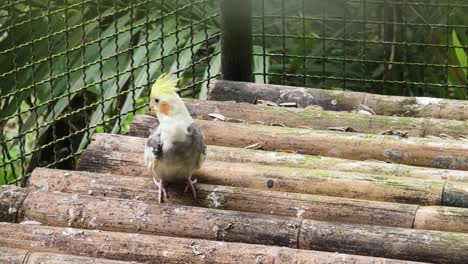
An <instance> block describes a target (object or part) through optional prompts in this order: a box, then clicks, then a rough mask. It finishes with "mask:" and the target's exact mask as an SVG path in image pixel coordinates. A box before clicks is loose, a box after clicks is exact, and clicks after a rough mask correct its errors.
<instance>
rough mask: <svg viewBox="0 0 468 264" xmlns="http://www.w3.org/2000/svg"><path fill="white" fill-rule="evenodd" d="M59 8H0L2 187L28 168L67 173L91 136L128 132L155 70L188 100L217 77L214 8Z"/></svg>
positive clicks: (60, 4) (76, 1)
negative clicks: (174, 76)
mask: <svg viewBox="0 0 468 264" xmlns="http://www.w3.org/2000/svg"><path fill="white" fill-rule="evenodd" d="M11 3H13V1H12V2H11ZM66 3H67V4H66ZM66 3H65V2H64V1H62V0H36V1H31V0H29V1H23V2H18V3H15V5H14V6H13V5H11V4H10V3H9V2H7V3H5V4H3V3H2V4H1V5H0V15H1V17H0V23H1V25H0V60H1V61H2V64H0V83H2V84H3V86H2V88H1V89H0V102H1V105H0V128H1V133H0V134H1V135H2V138H1V143H2V151H1V153H0V164H3V165H0V179H1V181H0V183H4V182H5V181H6V182H10V183H11V182H14V179H15V178H18V177H20V176H24V175H26V174H27V173H28V172H29V171H30V169H31V168H32V167H33V166H36V165H39V166H45V165H47V166H55V167H59V168H60V167H62V168H71V167H73V166H74V165H75V161H76V160H75V159H76V158H75V157H76V156H77V154H79V153H81V152H82V151H83V149H84V148H85V147H86V145H87V144H88V143H89V141H90V139H91V136H92V134H93V133H95V132H96V131H97V132H112V133H125V132H126V131H128V127H129V124H130V121H131V118H132V116H133V115H134V114H136V113H142V112H143V111H144V109H145V107H146V106H147V104H148V96H147V95H148V90H149V89H148V87H149V86H150V84H151V83H152V81H153V80H154V79H156V78H157V77H158V75H159V74H161V73H162V72H163V71H169V70H171V71H177V70H179V74H180V76H181V82H180V85H181V87H186V91H185V93H186V95H188V96H194V95H197V94H199V91H200V89H201V88H203V89H204V91H206V88H204V86H206V85H207V82H206V83H204V86H202V85H195V86H193V87H192V86H190V87H189V85H191V84H192V82H198V83H201V81H206V80H207V78H214V77H215V76H216V74H218V72H219V67H211V70H210V74H209V75H207V71H208V68H209V67H207V65H208V62H209V61H210V60H212V59H213V58H216V57H217V56H218V54H216V53H213V52H214V50H215V49H217V52H218V53H219V45H218V44H217V43H218V41H219V30H218V28H219V26H218V22H217V18H216V17H217V10H218V8H217V5H216V4H215V3H208V2H206V1H201V0H198V1H189V0H180V1H178V6H176V5H175V1H164V3H165V4H164V5H163V6H161V1H145V0H141V1H130V2H128V3H127V2H125V1H110V0H100V1H89V0H73V1H71V0H68V1H67V2H66ZM218 59H219V57H218ZM3 62H5V63H3ZM203 96H204V95H201V97H203ZM32 163H34V164H32Z"/></svg>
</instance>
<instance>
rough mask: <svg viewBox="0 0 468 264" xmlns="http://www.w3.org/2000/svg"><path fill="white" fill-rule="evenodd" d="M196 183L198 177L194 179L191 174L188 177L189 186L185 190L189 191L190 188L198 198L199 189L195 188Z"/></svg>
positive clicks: (194, 196)
mask: <svg viewBox="0 0 468 264" xmlns="http://www.w3.org/2000/svg"><path fill="white" fill-rule="evenodd" d="M195 183H197V179H195V180H192V176H190V177H189V178H188V179H187V186H185V191H184V192H187V191H188V189H189V188H190V190H191V191H192V194H193V199H197V190H196V189H195Z"/></svg>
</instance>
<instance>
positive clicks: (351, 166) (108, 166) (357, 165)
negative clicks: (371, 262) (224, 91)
mask: <svg viewBox="0 0 468 264" xmlns="http://www.w3.org/2000/svg"><path fill="white" fill-rule="evenodd" d="M145 143H146V139H145V138H141V137H131V136H122V135H113V134H96V135H94V137H93V140H92V142H91V144H90V145H89V146H88V148H87V149H86V150H85V154H83V155H82V158H83V159H85V160H86V159H88V158H94V157H103V158H105V159H106V161H105V162H104V164H103V166H104V167H105V171H110V172H112V171H114V169H113V162H115V163H116V164H115V165H116V167H115V173H117V174H119V173H121V172H122V171H120V170H121V168H122V166H123V165H125V167H126V168H127V169H128V171H130V173H132V172H133V173H135V175H142V174H145V173H147V170H146V168H145V167H144V166H143V163H142V160H143V150H144V146H145ZM88 153H89V154H88ZM206 159H207V160H209V161H225V162H235V163H252V164H260V165H274V166H284V167H295V168H309V169H319V170H331V171H345V172H358V173H367V174H374V175H393V176H401V177H412V178H420V179H433V180H450V181H464V182H468V172H467V171H461V170H446V169H436V168H426V167H416V166H408V165H402V164H392V163H386V162H383V161H355V160H346V159H339V158H330V157H322V156H314V155H303V154H295V153H285V152H275V151H263V150H254V149H245V148H231V147H223V146H215V145H209V146H208V148H207V155H206ZM88 162H91V163H88ZM87 164H92V160H91V161H84V162H82V164H80V169H81V170H86V169H87V168H86V167H85V166H86V165H87ZM90 169H91V170H93V171H96V168H95V167H91V168H90ZM142 170H143V171H142Z"/></svg>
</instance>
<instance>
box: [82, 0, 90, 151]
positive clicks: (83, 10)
mask: <svg viewBox="0 0 468 264" xmlns="http://www.w3.org/2000/svg"><path fill="white" fill-rule="evenodd" d="M85 7H86V5H85V0H81V24H82V25H81V41H82V43H81V45H82V46H83V47H82V48H81V65H85V64H86V46H85V43H86V41H85V36H86V26H85V22H86V19H85V12H86V9H85ZM82 74H83V78H82V80H83V87H86V79H87V76H86V69H85V68H83V70H82ZM83 102H84V105H85V106H87V105H88V96H87V95H86V91H84V92H83ZM83 115H84V118H85V126H86V144H88V143H89V141H90V138H91V133H89V123H90V122H89V116H88V111H83Z"/></svg>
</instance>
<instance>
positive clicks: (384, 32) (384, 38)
mask: <svg viewBox="0 0 468 264" xmlns="http://www.w3.org/2000/svg"><path fill="white" fill-rule="evenodd" d="M387 6H388V3H387V0H384V1H383V8H382V35H381V37H382V44H383V74H382V81H383V83H382V86H383V93H384V94H388V88H387V85H386V82H387V74H388V70H387V67H388V64H387V45H385V43H386V42H387V12H385V11H386V10H387Z"/></svg>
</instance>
